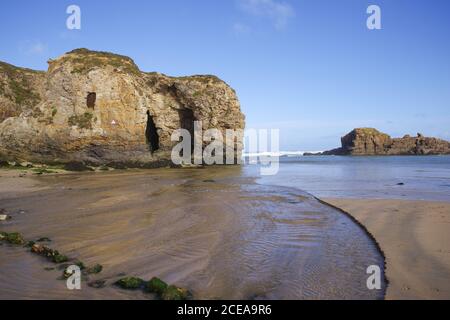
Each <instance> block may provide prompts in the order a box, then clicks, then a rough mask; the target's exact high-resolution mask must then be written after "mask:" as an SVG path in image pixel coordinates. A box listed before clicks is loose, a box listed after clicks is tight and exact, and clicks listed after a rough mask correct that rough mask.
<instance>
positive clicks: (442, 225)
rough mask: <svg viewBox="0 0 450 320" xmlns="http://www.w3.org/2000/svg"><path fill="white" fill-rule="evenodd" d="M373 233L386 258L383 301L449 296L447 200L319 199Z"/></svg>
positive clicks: (449, 212) (449, 216) (449, 209)
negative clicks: (341, 211) (349, 216)
mask: <svg viewBox="0 0 450 320" xmlns="http://www.w3.org/2000/svg"><path fill="white" fill-rule="evenodd" d="M323 200H324V201H325V202H327V203H330V204H332V205H333V206H336V207H338V208H341V209H342V210H344V211H346V212H347V213H349V214H350V215H351V216H353V217H354V218H355V219H356V220H358V221H359V222H360V223H361V224H363V225H364V226H365V227H366V228H367V230H368V231H369V232H370V233H371V234H372V235H373V236H374V238H375V239H376V241H377V242H378V243H379V245H380V247H381V249H382V250H383V252H384V254H385V256H386V264H387V266H386V267H387V268H386V276H387V278H388V281H389V285H388V289H387V294H386V299H449V298H450V233H449V226H450V225H449V224H450V203H448V202H437V201H436V202H434V201H432V202H430V201H410V200H372V199H370V200H369V199H337V198H324V199H323Z"/></svg>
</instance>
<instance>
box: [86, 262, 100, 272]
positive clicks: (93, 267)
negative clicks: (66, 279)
mask: <svg viewBox="0 0 450 320" xmlns="http://www.w3.org/2000/svg"><path fill="white" fill-rule="evenodd" d="M102 270H103V266H102V265H101V264H96V265H94V266H92V267H89V268H87V269H86V273H87V274H97V273H100V272H102Z"/></svg>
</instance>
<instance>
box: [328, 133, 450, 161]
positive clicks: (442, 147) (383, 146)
mask: <svg viewBox="0 0 450 320" xmlns="http://www.w3.org/2000/svg"><path fill="white" fill-rule="evenodd" d="M341 144H342V147H341V148H337V149H333V150H330V151H325V152H323V153H322V154H323V155H433V154H450V142H448V141H445V140H441V139H437V138H429V137H424V136H423V135H421V134H420V133H419V134H417V137H411V136H409V135H406V136H404V137H403V138H391V137H390V136H389V135H387V134H385V133H382V132H379V131H378V130H376V129H373V128H357V129H354V130H353V131H351V132H350V133H349V134H347V135H345V136H344V137H342V138H341Z"/></svg>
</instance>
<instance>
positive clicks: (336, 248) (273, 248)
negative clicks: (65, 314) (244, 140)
mask: <svg viewBox="0 0 450 320" xmlns="http://www.w3.org/2000/svg"><path fill="white" fill-rule="evenodd" d="M34 180H35V182H36V183H38V187H37V188H36V189H35V190H32V189H31V190H30V189H27V190H26V192H25V191H24V192H23V193H20V192H17V190H16V191H14V192H12V191H11V192H8V191H5V190H3V191H2V193H1V194H0V201H1V206H2V208H5V209H6V210H8V211H9V212H13V213H14V212H18V210H22V212H23V213H21V214H13V219H12V220H10V221H9V222H8V223H7V224H4V225H2V226H1V227H2V230H4V231H19V232H21V233H22V234H24V235H25V236H26V237H27V238H28V239H34V238H39V237H44V236H45V237H49V238H51V239H52V247H55V248H58V249H59V250H60V251H61V252H64V253H65V254H67V255H68V256H69V257H71V258H78V259H80V260H82V261H84V262H85V263H87V264H95V263H100V264H102V265H103V266H104V271H103V272H102V273H101V274H99V275H96V276H95V277H92V279H93V280H95V279H105V280H107V287H106V288H103V289H94V288H89V287H88V286H87V285H86V284H85V283H83V284H84V285H83V287H82V290H81V291H69V290H67V289H66V287H65V282H64V281H58V280H56V278H58V277H59V276H60V272H59V271H57V270H56V271H55V270H50V271H46V270H45V269H44V268H46V267H48V266H49V264H48V263H47V262H46V261H44V260H43V259H41V258H40V257H37V256H32V255H30V254H29V253H27V252H26V249H23V248H13V247H9V246H8V245H6V244H4V245H3V246H1V247H0V270H1V271H0V283H2V286H1V288H0V298H1V299H5V298H9V299H14V298H50V299H67V298H93V299H102V298H112V299H123V298H128V299H140V298H145V299H148V298H152V297H151V296H150V295H145V294H143V293H140V292H127V291H123V290H120V289H117V288H115V287H114V286H112V283H113V282H114V281H115V280H117V279H118V278H119V277H120V275H123V274H124V273H126V274H127V275H133V276H139V277H141V278H144V279H150V278H151V277H153V276H157V277H159V278H161V279H164V280H165V281H167V282H169V283H174V284H176V285H178V286H180V287H185V288H188V289H189V290H190V291H192V292H193V294H194V298H196V299H254V298H256V299H258V298H259V299H266V298H273V299H317V298H335V299H349V298H356V299H358V298H359V299H375V298H382V297H383V294H384V290H382V291H370V290H368V289H367V288H366V279H367V275H366V268H367V267H368V266H369V265H372V264H377V265H380V266H382V265H383V263H384V261H383V258H382V256H381V255H380V253H379V252H378V251H377V249H376V247H375V245H374V243H373V242H372V241H371V239H369V237H367V236H366V234H365V233H364V231H363V230H362V229H361V228H360V227H359V226H357V225H356V224H355V223H353V222H352V221H351V220H350V219H349V218H348V217H346V216H345V215H343V214H342V213H340V212H338V211H336V210H335V209H333V208H330V207H328V206H326V205H324V204H321V203H319V202H318V201H316V200H315V199H314V198H312V197H311V196H309V195H308V194H306V193H302V192H301V191H299V190H296V189H292V188H283V187H273V186H269V185H258V184H256V183H255V182H254V179H253V178H252V177H251V176H248V175H246V174H244V173H243V172H242V169H241V168H239V167H221V168H208V169H203V170H200V169H162V170H149V171H139V170H137V171H125V172H120V171H115V172H109V173H98V174H93V173H88V174H76V175H73V174H71V175H54V176H45V177H39V178H34ZM0 184H1V182H0Z"/></svg>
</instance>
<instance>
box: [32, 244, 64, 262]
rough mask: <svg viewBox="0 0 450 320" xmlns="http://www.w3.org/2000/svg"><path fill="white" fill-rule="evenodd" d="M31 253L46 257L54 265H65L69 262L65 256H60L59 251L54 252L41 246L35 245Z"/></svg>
mask: <svg viewBox="0 0 450 320" xmlns="http://www.w3.org/2000/svg"><path fill="white" fill-rule="evenodd" d="M31 252H33V253H36V254H39V255H41V256H44V257H46V258H47V259H49V260H50V261H52V262H54V263H63V262H66V261H68V260H69V259H68V258H67V257H66V256H65V255H63V254H60V253H59V252H58V250H53V249H51V248H49V247H46V246H42V245H39V244H34V245H33V246H32V247H31Z"/></svg>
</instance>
